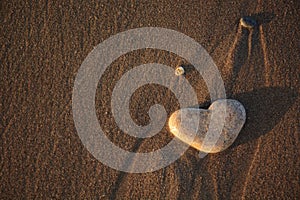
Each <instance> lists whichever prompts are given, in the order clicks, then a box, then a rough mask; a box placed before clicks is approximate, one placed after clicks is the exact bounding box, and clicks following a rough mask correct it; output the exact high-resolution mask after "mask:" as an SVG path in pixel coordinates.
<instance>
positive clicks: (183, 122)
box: [169, 99, 246, 153]
mask: <svg viewBox="0 0 300 200" xmlns="http://www.w3.org/2000/svg"><path fill="white" fill-rule="evenodd" d="M224 106H226V117H225V121H224V127H223V129H222V131H221V134H220V132H218V131H216V132H214V131H213V132H211V135H209V136H208V137H207V138H206V141H205V142H203V141H204V138H205V137H206V133H207V131H208V127H209V123H210V120H214V122H219V121H222V119H221V118H222V113H221V112H222V109H221V108H224ZM213 110H214V111H215V112H216V113H217V115H216V116H217V117H216V118H215V119H211V114H212V111H213ZM218 112H220V113H218ZM245 121H246V111H245V108H244V106H243V105H242V104H241V103H240V102H238V101H236V100H233V99H226V100H224V99H220V100H217V101H215V102H213V103H212V104H211V106H210V107H209V108H208V110H205V109H199V108H183V109H180V110H177V111H175V112H174V113H173V114H172V115H171V117H170V119H169V128H170V131H171V133H172V134H173V135H175V136H176V137H177V138H179V139H180V140H182V141H183V142H185V143H188V144H189V145H190V146H192V147H194V148H196V149H198V150H200V151H202V152H206V153H217V152H220V151H223V150H225V149H227V148H228V147H229V146H230V145H231V144H232V143H233V142H234V140H235V139H236V137H237V136H238V134H239V132H240V130H241V129H242V127H243V125H244V123H245ZM212 130H213V127H212ZM191 133H193V134H195V135H196V136H195V138H194V140H193V141H191V139H190V137H189V136H191V135H192V134H191ZM210 138H217V139H211V140H210Z"/></svg>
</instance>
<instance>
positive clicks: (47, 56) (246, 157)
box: [0, 0, 300, 199]
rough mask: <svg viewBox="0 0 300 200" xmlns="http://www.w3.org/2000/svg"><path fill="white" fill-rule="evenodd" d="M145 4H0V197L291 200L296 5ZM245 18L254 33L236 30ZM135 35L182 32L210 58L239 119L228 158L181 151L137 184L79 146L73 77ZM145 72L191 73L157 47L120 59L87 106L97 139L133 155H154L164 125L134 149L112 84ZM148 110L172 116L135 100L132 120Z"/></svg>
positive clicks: (154, 95) (148, 92)
mask: <svg viewBox="0 0 300 200" xmlns="http://www.w3.org/2000/svg"><path fill="white" fill-rule="evenodd" d="M151 2H152V3H146V2H143V3H142V2H135V1H119V2H117V1H116V2H110V1H103V2H98V1H89V2H87V1H86V2H85V3H80V1H40V2H35V1H33V2H32V1H1V3H0V5H1V6H0V14H1V17H0V21H1V25H0V44H1V50H0V63H1V68H0V96H1V101H0V199H25V198H28V199H299V197H300V196H299V194H300V185H299V182H300V179H299V170H300V159H299V155H300V144H299V138H300V137H299V134H300V128H299V124H300V123H299V119H300V116H299V110H300V97H299V93H300V82H299V81H300V56H299V52H300V46H299V44H300V41H299V38H300V26H299V20H300V14H299V13H300V12H299V11H300V9H299V8H300V7H299V5H300V4H299V2H298V1H296V0H294V1H292V0H291V1H289V2H288V3H283V2H278V1H271V0H266V1H262V0H257V1H248V0H242V1H239V0H233V1H214V0H213V1H165V0H163V1H151ZM243 16H252V17H253V18H254V19H256V20H257V22H258V25H257V26H256V27H254V28H253V29H251V30H248V29H244V28H242V27H241V26H240V24H239V20H240V18H241V17H243ZM141 27H163V28H167V29H172V30H175V31H178V32H181V33H183V34H185V35H187V36H189V37H191V38H193V39H194V40H195V41H196V42H198V43H199V44H201V45H202V46H203V47H204V48H205V49H206V51H207V52H208V53H209V55H210V56H211V57H212V59H213V61H214V62H215V64H216V66H217V67H218V69H219V71H220V74H221V76H222V79H223V81H224V85H225V89H226V95H227V97H228V98H233V99H236V100H238V101H240V102H241V103H242V104H243V105H244V106H245V109H246V112H247V120H246V123H245V125H244V128H243V129H242V131H241V132H240V134H239V136H238V138H237V139H236V141H235V142H234V144H233V145H232V146H231V147H230V148H228V149H227V150H225V151H222V152H220V153H216V154H209V155H207V156H206V157H204V158H199V156H198V154H199V151H197V150H195V149H193V148H189V149H188V150H187V151H186V152H185V153H184V154H183V155H182V156H181V157H180V158H179V159H178V160H176V161H175V162H174V163H172V164H171V165H169V166H167V167H165V168H162V169H160V170H157V171H155V172H149V173H140V174H135V173H126V172H121V171H118V170H115V169H112V168H110V167H108V166H106V165H104V164H103V163H102V162H100V161H98V160H97V159H96V158H94V156H93V155H92V154H91V153H90V152H89V151H88V150H87V148H86V147H85V146H84V145H83V143H82V142H81V140H80V138H79V136H78V134H77V130H76V128H75V124H74V120H73V114H72V92H73V87H74V82H75V78H76V74H77V72H78V70H79V68H80V66H81V64H82V62H83V61H84V59H85V58H86V57H87V55H88V54H89V52H91V51H92V50H93V49H94V47H95V46H96V45H98V44H99V43H101V42H103V41H105V40H106V39H108V38H109V37H110V36H112V35H115V34H117V33H120V32H122V31H126V30H130V29H133V28H141ZM174 43H176V41H174ZM146 63H161V64H164V65H167V66H170V67H172V68H174V69H175V68H176V67H177V66H178V65H180V64H183V65H186V66H189V64H190V63H188V62H187V61H186V60H185V59H184V58H182V57H180V56H178V55H176V54H174V53H170V52H167V51H163V50H159V49H141V50H136V51H132V52H129V53H126V54H124V55H122V56H120V57H119V58H117V59H116V60H115V61H114V62H113V63H111V65H110V66H109V68H108V70H106V71H105V73H104V75H103V76H102V77H101V79H100V80H99V84H98V88H97V92H96V97H95V102H96V103H95V108H96V114H97V117H98V120H99V124H100V125H101V127H102V129H103V130H104V132H105V134H106V136H107V137H108V138H109V139H110V140H111V141H112V142H113V143H114V144H115V145H117V146H119V147H120V148H122V149H124V150H127V151H132V152H151V151H154V150H157V149H160V148H162V147H163V146H165V145H166V144H168V142H170V140H172V138H173V136H172V134H171V133H170V131H169V130H168V126H167V124H166V125H165V126H164V127H163V129H162V130H161V131H160V132H159V133H158V134H156V135H155V136H153V137H151V138H146V139H137V138H135V137H132V136H129V135H127V134H126V133H124V132H123V131H122V130H121V129H120V128H119V127H118V126H117V124H116V122H115V121H114V117H113V114H112V112H111V103H110V102H111V96H112V92H113V89H114V86H115V85H116V83H117V82H118V80H120V79H121V77H122V76H123V74H124V73H126V72H127V71H129V70H130V69H133V68H134V67H137V66H139V65H141V64H146ZM145 76H146V74H145ZM185 78H186V79H187V80H188V81H189V83H190V84H191V85H192V86H193V88H194V89H195V91H196V94H197V98H198V104H199V105H204V104H205V103H207V102H208V101H209V99H210V96H209V93H208V90H207V87H206V84H205V82H204V81H203V78H202V77H201V75H200V74H199V73H198V72H197V71H196V70H195V69H193V67H191V68H190V70H189V71H187V72H186V75H185ZM157 103H159V104H161V105H162V106H164V107H165V110H166V111H167V114H168V116H170V115H171V114H172V113H173V112H174V111H176V110H178V109H179V103H178V100H177V99H176V97H175V96H174V94H173V93H172V92H171V91H170V90H169V89H168V88H165V87H162V86H160V85H154V84H149V85H145V86H143V87H141V88H139V89H138V90H136V91H135V93H134V94H133V96H132V97H131V101H130V114H131V117H132V119H133V121H134V122H136V123H137V124H139V125H143V126H144V125H147V124H148V123H149V115H148V110H149V108H150V107H151V106H152V105H154V104H157Z"/></svg>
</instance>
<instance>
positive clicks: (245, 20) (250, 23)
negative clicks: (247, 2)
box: [240, 17, 257, 29]
mask: <svg viewBox="0 0 300 200" xmlns="http://www.w3.org/2000/svg"><path fill="white" fill-rule="evenodd" d="M240 23H241V25H242V26H243V27H245V28H248V29H252V28H253V27H254V26H257V22H256V20H255V19H253V18H252V17H242V18H241V19H240Z"/></svg>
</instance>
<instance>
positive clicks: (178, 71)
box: [175, 66, 185, 76]
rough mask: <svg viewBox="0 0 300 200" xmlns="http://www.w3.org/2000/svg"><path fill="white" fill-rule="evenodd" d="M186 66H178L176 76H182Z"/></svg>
mask: <svg viewBox="0 0 300 200" xmlns="http://www.w3.org/2000/svg"><path fill="white" fill-rule="evenodd" d="M184 72H185V71H184V68H183V67H182V66H179V67H177V68H176V69H175V75H176V76H181V75H183V74H184Z"/></svg>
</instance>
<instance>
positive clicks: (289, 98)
mask: <svg viewBox="0 0 300 200" xmlns="http://www.w3.org/2000/svg"><path fill="white" fill-rule="evenodd" d="M297 97H298V94H297V92H296V91H295V90H292V89H289V88H280V87H269V88H261V89H257V90H254V91H252V92H247V93H241V94H237V95H234V96H233V98H234V99H236V100H238V101H240V102H241V103H242V104H243V105H244V107H245V109H246V113H247V120H246V123H245V125H244V127H243V129H242V130H241V132H240V134H239V135H238V137H237V139H236V141H235V142H234V143H233V145H232V146H231V147H230V148H234V147H236V146H238V145H241V144H244V143H247V142H250V141H251V140H255V139H257V138H259V137H261V136H262V135H264V134H266V133H268V132H269V131H270V130H272V129H273V128H274V127H275V126H276V124H277V123H278V122H279V121H280V120H281V118H282V117H283V116H284V115H285V113H286V112H287V111H288V109H289V108H290V107H291V106H292V105H293V103H294V102H295V100H296V99H297Z"/></svg>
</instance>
